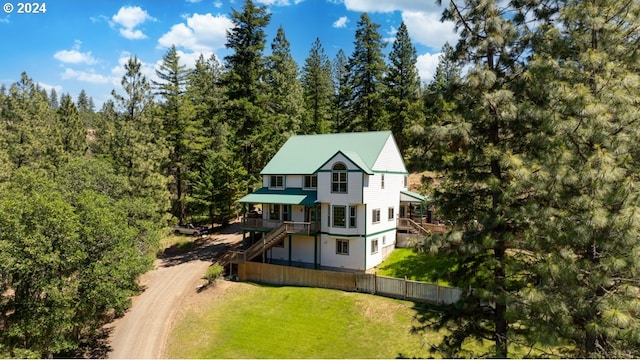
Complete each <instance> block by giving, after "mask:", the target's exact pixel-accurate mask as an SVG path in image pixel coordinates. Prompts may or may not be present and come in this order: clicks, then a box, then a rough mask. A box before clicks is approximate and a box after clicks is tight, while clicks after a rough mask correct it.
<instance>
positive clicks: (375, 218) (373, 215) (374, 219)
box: [371, 209, 380, 224]
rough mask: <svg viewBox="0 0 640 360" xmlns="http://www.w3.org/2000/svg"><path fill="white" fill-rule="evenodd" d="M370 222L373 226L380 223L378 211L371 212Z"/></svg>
mask: <svg viewBox="0 0 640 360" xmlns="http://www.w3.org/2000/svg"><path fill="white" fill-rule="evenodd" d="M371 222H372V223H374V224H377V223H379V222H380V209H373V210H371Z"/></svg>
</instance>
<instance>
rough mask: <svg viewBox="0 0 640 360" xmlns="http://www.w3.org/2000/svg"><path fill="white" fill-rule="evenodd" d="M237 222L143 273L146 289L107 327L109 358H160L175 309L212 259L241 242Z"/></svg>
mask: <svg viewBox="0 0 640 360" xmlns="http://www.w3.org/2000/svg"><path fill="white" fill-rule="evenodd" d="M239 229H240V227H239V224H238V223H235V224H233V225H231V226H228V227H227V228H225V229H223V230H222V231H221V232H220V233H216V234H212V235H209V236H207V237H203V238H200V239H198V240H196V246H195V247H193V248H191V249H189V250H187V251H182V252H174V251H171V249H168V250H167V251H165V254H164V255H163V256H162V257H161V258H160V259H158V260H156V262H155V269H154V270H152V271H149V272H148V273H146V274H144V275H143V276H142V277H141V279H140V284H141V285H142V287H143V288H144V289H145V290H144V291H143V292H142V293H141V294H140V295H139V296H136V297H135V298H133V302H132V306H131V308H130V309H129V310H128V311H127V313H126V314H125V316H123V317H122V318H119V319H117V320H115V321H114V322H112V323H111V324H110V325H108V328H111V329H112V330H111V335H110V337H109V344H110V347H111V351H110V352H109V357H110V358H113V359H140V358H145V359H149V358H156V359H157V358H163V357H165V356H164V354H165V347H166V344H167V338H168V336H169V332H170V331H171V326H172V324H173V318H174V316H175V314H176V310H177V309H178V308H179V307H180V306H181V304H182V300H183V299H184V297H185V296H187V295H189V294H192V293H195V292H196V287H197V286H198V285H200V284H202V283H204V280H202V279H201V278H202V276H203V275H204V273H205V271H206V269H207V267H208V266H209V265H211V263H212V260H214V259H216V258H217V257H218V256H220V255H221V254H222V253H224V252H225V251H226V250H227V249H229V248H230V247H235V246H237V245H239V244H240V243H241V241H242V234H241V233H240V230H239Z"/></svg>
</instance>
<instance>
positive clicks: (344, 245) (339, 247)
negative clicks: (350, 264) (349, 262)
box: [336, 239, 349, 255]
mask: <svg viewBox="0 0 640 360" xmlns="http://www.w3.org/2000/svg"><path fill="white" fill-rule="evenodd" d="M336 254H338V255H349V240H345V239H336Z"/></svg>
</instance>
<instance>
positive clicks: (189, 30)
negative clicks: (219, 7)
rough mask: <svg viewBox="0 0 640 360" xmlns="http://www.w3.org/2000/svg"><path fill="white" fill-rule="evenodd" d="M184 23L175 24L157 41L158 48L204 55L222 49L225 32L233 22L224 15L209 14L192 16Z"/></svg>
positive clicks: (224, 41)
mask: <svg viewBox="0 0 640 360" xmlns="http://www.w3.org/2000/svg"><path fill="white" fill-rule="evenodd" d="M186 21H187V22H186V24H185V23H180V24H175V25H173V26H172V27H171V30H169V32H167V33H165V34H164V35H162V36H161V37H160V39H158V47H160V48H163V47H165V48H168V47H170V46H171V45H175V46H176V47H181V48H183V49H185V50H187V51H190V52H197V53H205V52H209V53H211V52H213V51H215V50H217V49H221V48H224V45H225V43H226V40H227V30H230V29H231V28H233V22H232V21H231V20H230V19H229V18H228V17H226V16H225V15H216V16H213V15H211V14H210V13H207V14H204V15H201V14H197V13H196V14H193V15H192V16H191V17H188V18H187V19H186Z"/></svg>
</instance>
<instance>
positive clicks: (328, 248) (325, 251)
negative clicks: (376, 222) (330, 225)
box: [320, 234, 366, 270]
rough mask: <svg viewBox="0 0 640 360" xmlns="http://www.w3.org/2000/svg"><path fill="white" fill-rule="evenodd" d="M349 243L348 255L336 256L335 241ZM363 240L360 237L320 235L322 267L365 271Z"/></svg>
mask: <svg viewBox="0 0 640 360" xmlns="http://www.w3.org/2000/svg"><path fill="white" fill-rule="evenodd" d="M337 239H341V240H348V241H349V255H341V254H336V240H337ZM365 247H366V246H365V243H364V239H363V238H361V237H351V238H347V237H344V238H342V237H339V236H330V235H327V234H322V237H321V244H320V259H321V265H322V266H328V267H333V268H343V269H352V270H365V268H364V256H365V255H364V251H365Z"/></svg>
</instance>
